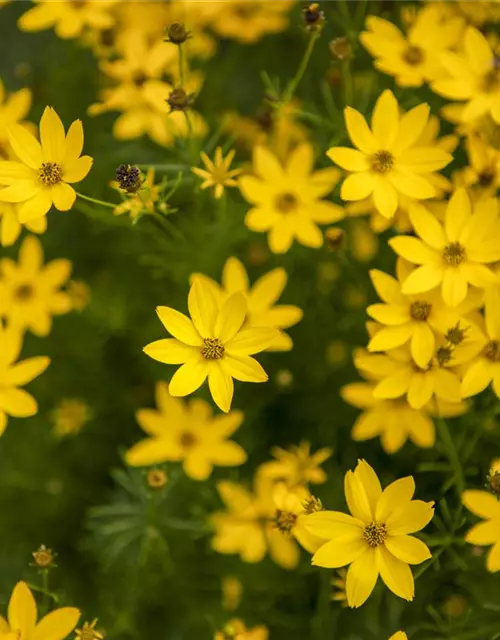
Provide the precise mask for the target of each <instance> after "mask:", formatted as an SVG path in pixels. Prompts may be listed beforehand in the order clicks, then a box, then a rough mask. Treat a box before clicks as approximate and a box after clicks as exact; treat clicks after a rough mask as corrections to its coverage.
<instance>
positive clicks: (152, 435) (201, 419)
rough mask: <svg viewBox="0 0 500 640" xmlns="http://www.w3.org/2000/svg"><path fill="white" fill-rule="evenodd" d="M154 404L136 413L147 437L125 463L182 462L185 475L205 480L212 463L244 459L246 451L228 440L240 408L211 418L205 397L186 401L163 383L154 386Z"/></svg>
mask: <svg viewBox="0 0 500 640" xmlns="http://www.w3.org/2000/svg"><path fill="white" fill-rule="evenodd" d="M156 404H157V406H158V409H157V410H154V409H140V410H139V411H137V413H136V418H137V422H138V423H139V425H140V426H141V428H142V429H143V430H144V431H145V432H146V433H147V434H148V436H149V437H148V438H146V439H145V440H142V441H141V442H139V443H138V444H136V445H135V446H133V447H132V448H131V449H129V451H128V452H127V454H126V460H127V463H128V464H130V465H133V466H146V465H151V464H158V463H160V462H166V461H168V460H172V461H176V462H177V461H179V462H180V461H182V463H183V469H184V472H185V473H186V475H188V476H189V477H190V478H192V479H193V480H206V479H207V478H208V477H209V476H210V475H211V473H212V470H213V467H214V466H223V467H234V466H238V465H240V464H243V463H244V462H245V461H246V459H247V455H246V453H245V450H244V449H243V448H242V447H241V446H240V445H239V444H237V443H236V442H233V441H232V440H228V438H229V437H230V436H231V435H232V434H233V433H234V432H235V431H236V430H237V429H238V427H239V426H240V425H241V423H242V422H243V413H242V412H241V411H231V412H230V413H228V415H226V416H215V417H214V416H213V415H212V409H211V408H210V405H209V404H208V403H206V402H205V401H204V400H200V399H198V398H194V399H193V400H191V402H190V403H189V404H188V403H186V402H183V401H182V400H179V399H177V398H173V397H172V396H171V395H170V394H169V391H168V384H167V383H166V382H158V383H157V385H156Z"/></svg>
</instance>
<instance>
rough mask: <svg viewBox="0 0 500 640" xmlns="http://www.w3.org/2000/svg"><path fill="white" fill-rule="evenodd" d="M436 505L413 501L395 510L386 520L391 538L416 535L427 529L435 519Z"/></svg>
mask: <svg viewBox="0 0 500 640" xmlns="http://www.w3.org/2000/svg"><path fill="white" fill-rule="evenodd" d="M433 505H434V503H433V502H423V501H422V500H412V501H411V502H410V503H407V504H405V505H402V506H400V507H397V508H396V509H394V510H393V511H392V512H391V514H390V515H389V517H388V518H387V520H386V525H387V529H388V531H389V534H390V535H391V536H400V535H405V534H408V533H415V532H416V531H420V530H421V529H423V528H424V527H426V526H427V525H428V524H429V522H430V521H431V520H432V518H433V517H434V508H433Z"/></svg>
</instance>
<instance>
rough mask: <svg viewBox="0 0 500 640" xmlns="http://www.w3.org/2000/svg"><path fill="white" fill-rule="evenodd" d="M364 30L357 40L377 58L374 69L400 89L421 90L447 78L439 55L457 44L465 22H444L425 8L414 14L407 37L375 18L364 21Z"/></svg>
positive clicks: (454, 19)
mask: <svg viewBox="0 0 500 640" xmlns="http://www.w3.org/2000/svg"><path fill="white" fill-rule="evenodd" d="M366 29H367V30H366V31H363V32H362V33H361V34H360V36H359V39H360V41H361V43H362V44H363V46H364V47H365V49H367V50H368V51H369V52H370V54H371V55H372V56H374V57H375V58H376V60H375V62H374V66H375V68H376V69H378V70H379V71H383V72H384V73H387V74H389V75H391V76H394V77H395V79H396V82H397V84H398V85H399V86H400V87H420V86H422V84H424V82H429V81H431V80H436V79H437V78H440V77H442V76H443V75H446V71H445V70H444V67H443V65H442V63H441V54H442V53H443V52H445V51H449V50H450V49H452V48H454V47H455V46H456V45H457V44H458V41H459V38H460V36H461V35H462V33H463V29H464V22H463V20H462V19H461V18H459V17H455V18H451V19H449V20H446V21H445V20H443V19H442V15H441V12H440V10H439V9H438V8H437V7H433V6H432V5H427V6H426V7H424V8H422V9H421V10H420V11H419V12H418V13H417V16H416V19H415V21H414V22H413V23H412V25H411V26H410V27H409V28H408V31H407V35H406V37H405V35H404V34H403V33H402V32H401V31H400V30H399V29H398V28H397V27H396V26H395V25H394V24H392V22H389V21H388V20H384V19H383V18H379V17H378V16H368V17H367V19H366Z"/></svg>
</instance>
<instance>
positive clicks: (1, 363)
mask: <svg viewBox="0 0 500 640" xmlns="http://www.w3.org/2000/svg"><path fill="white" fill-rule="evenodd" d="M21 348H22V336H21V334H20V333H19V331H17V330H16V329H15V328H14V327H7V328H2V325H1V324H0V435H2V434H3V432H4V431H5V427H6V426H7V416H13V417H14V418H28V417H31V416H34V415H35V414H36V413H37V411H38V405H37V403H36V400H35V399H34V398H33V396H31V395H30V394H29V393H28V392H27V391H24V390H23V389H19V387H20V386H22V385H25V384H28V382H31V381H32V380H34V379H35V378H37V377H38V376H39V375H40V374H41V373H43V372H44V371H45V369H46V368H47V367H48V366H49V364H50V359H49V358H47V357H46V356H38V357H36V358H29V359H28V360H22V361H21V362H16V360H17V358H18V357H19V354H20V352H21Z"/></svg>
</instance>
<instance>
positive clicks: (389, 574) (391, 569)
mask: <svg viewBox="0 0 500 640" xmlns="http://www.w3.org/2000/svg"><path fill="white" fill-rule="evenodd" d="M377 553H378V562H379V570H380V576H381V578H382V580H383V581H384V582H385V584H386V586H387V587H388V588H389V589H390V590H391V591H392V592H393V593H394V594H396V595H397V596H399V597H400V598H403V599H404V600H408V601H411V600H413V598H414V596H415V583H414V581H413V575H412V573H411V570H410V567H409V566H408V565H407V564H406V563H405V562H401V560H398V559H397V558H395V557H394V556H393V555H392V553H390V552H389V551H388V550H387V549H386V548H385V547H384V546H380V547H377Z"/></svg>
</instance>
